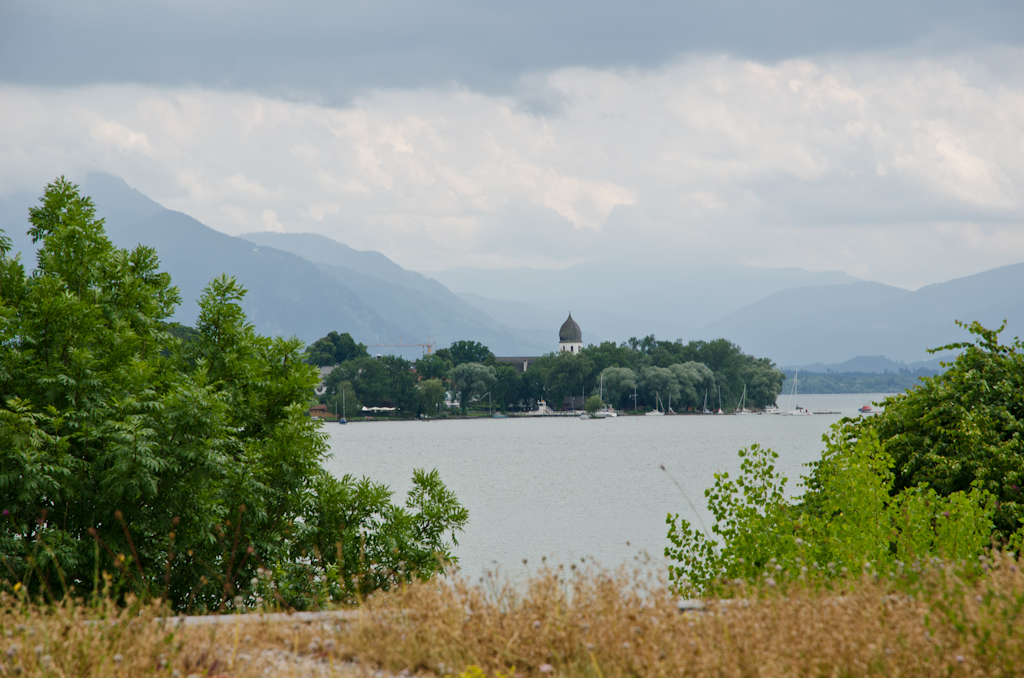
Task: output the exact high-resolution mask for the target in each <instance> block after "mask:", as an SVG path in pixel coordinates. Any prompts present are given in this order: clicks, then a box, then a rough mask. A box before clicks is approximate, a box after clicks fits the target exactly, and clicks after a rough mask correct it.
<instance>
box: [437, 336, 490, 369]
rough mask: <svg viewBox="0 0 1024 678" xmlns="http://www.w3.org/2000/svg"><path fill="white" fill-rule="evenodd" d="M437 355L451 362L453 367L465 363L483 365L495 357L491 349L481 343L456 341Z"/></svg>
mask: <svg viewBox="0 0 1024 678" xmlns="http://www.w3.org/2000/svg"><path fill="white" fill-rule="evenodd" d="M436 355H437V356H439V357H440V358H441V359H442V360H447V361H448V362H450V363H451V364H452V366H453V367H458V366H459V365H462V364H463V363H482V362H484V361H485V360H487V359H488V358H493V357H494V354H493V353H491V349H489V348H487V347H486V346H484V345H483V344H481V343H480V342H479V341H456V342H454V343H453V344H452V345H451V346H449V347H448V348H442V349H441V350H439V351H438V352H437V354H436Z"/></svg>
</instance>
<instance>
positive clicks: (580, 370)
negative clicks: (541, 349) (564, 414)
mask: <svg viewBox="0 0 1024 678" xmlns="http://www.w3.org/2000/svg"><path fill="white" fill-rule="evenodd" d="M593 369H594V363H592V362H591V361H590V358H588V357H586V356H585V355H583V354H582V353H569V352H568V351H563V352H561V353H559V354H558V355H557V356H556V357H554V358H552V359H551V366H550V368H549V369H548V374H547V390H548V392H549V393H551V397H552V400H553V401H554V402H553V403H552V404H553V405H554V408H555V409H558V408H560V407H561V406H562V403H563V402H564V400H565V397H566V396H577V395H579V396H582V395H583V394H584V392H585V388H586V380H587V378H588V377H589V376H590V374H591V372H592V371H593ZM527 371H529V370H527Z"/></svg>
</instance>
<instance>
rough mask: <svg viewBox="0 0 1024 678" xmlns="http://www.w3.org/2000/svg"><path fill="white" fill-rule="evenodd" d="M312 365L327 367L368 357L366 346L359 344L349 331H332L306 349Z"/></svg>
mask: <svg viewBox="0 0 1024 678" xmlns="http://www.w3.org/2000/svg"><path fill="white" fill-rule="evenodd" d="M306 354H307V356H308V357H307V360H308V361H309V364H310V365H317V366H318V367H325V366H331V365H338V364H340V363H343V362H345V361H346V360H352V359H353V358H366V357H369V355H370V354H369V353H367V352H366V346H364V345H363V344H357V343H356V341H355V339H353V338H352V335H351V334H349V333H348V332H345V333H343V334H338V333H337V332H330V333H328V334H327V336H326V337H322V338H320V339H317V340H316V341H314V342H313V343H312V344H310V346H309V348H307V349H306Z"/></svg>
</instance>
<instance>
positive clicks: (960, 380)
mask: <svg viewBox="0 0 1024 678" xmlns="http://www.w3.org/2000/svg"><path fill="white" fill-rule="evenodd" d="M958 324H959V325H960V326H961V327H964V328H965V329H967V330H968V331H969V332H970V333H971V334H972V335H974V337H975V340H974V343H969V342H963V343H956V344H950V345H948V346H942V347H940V348H937V349H935V351H936V352H938V351H949V350H958V351H960V354H959V355H958V356H957V358H956V360H955V361H954V362H953V363H951V364H949V363H943V365H944V366H945V367H946V371H945V372H943V373H942V374H938V375H935V376H933V377H925V378H922V379H921V383H920V384H919V385H918V386H917V387H916V388H914V389H912V390H910V391H908V392H907V393H905V394H901V395H895V396H891V397H889V398H886V399H885V401H884V403H883V405H884V407H883V409H882V411H881V412H880V413H879V414H876V415H875V416H873V417H867V418H864V419H861V420H858V421H857V422H856V423H855V424H853V425H852V426H851V427H850V428H849V435H850V436H851V437H852V438H857V437H860V436H864V435H866V434H867V433H869V432H874V433H876V434H877V435H878V437H879V439H880V440H881V442H882V445H883V446H884V449H885V451H886V453H887V454H888V455H890V456H891V457H892V460H893V464H894V466H893V484H892V492H893V493H898V492H902V491H904V490H906V489H908V488H913V487H917V486H919V485H921V484H924V485H926V486H927V487H929V488H931V489H933V490H934V491H936V492H938V493H939V494H940V495H942V496H948V495H950V494H952V493H954V492H963V491H967V490H969V489H970V488H971V487H980V488H983V489H985V490H986V491H988V492H990V493H991V494H992V495H993V496H995V498H996V499H997V500H998V505H997V509H996V514H995V524H996V528H997V530H998V536H1000V537H1004V538H1005V537H1007V536H1009V535H1010V534H1012V533H1014V532H1017V531H1018V530H1020V528H1021V525H1022V523H1024V497H1022V493H1021V492H1022V491H1021V488H1022V487H1024V399H1022V398H1021V394H1022V393H1024V344H1022V343H1021V342H1020V341H1019V340H1014V341H1013V343H1011V344H1009V345H1003V344H1000V343H999V333H1000V332H1002V330H1003V328H1004V327H1005V323H1004V324H1003V326H1001V327H1000V328H999V329H998V330H989V329H986V328H984V327H982V326H981V325H980V324H979V323H977V322H974V323H971V324H970V325H967V324H965V323H958ZM819 482H820V481H819V480H818V478H817V474H812V476H811V483H812V487H816V486H817V484H818V483H819Z"/></svg>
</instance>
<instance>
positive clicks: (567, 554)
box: [325, 394, 885, 576]
mask: <svg viewBox="0 0 1024 678" xmlns="http://www.w3.org/2000/svg"><path fill="white" fill-rule="evenodd" d="M884 397H885V396H884V395H882V394H869V395H862V394H842V395H807V396H798V397H797V401H796V404H798V405H801V406H803V407H806V408H808V409H810V410H812V411H813V410H816V409H831V410H838V411H839V412H841V413H842V415H811V416H805V417H783V416H758V415H748V416H677V417H671V416H668V417H644V416H642V415H641V416H629V415H628V414H624V415H623V416H619V417H617V418H615V419H605V420H596V419H591V420H590V421H582V420H580V419H576V418H561V417H557V418H556V417H549V418H513V417H510V418H508V419H475V420H456V421H394V422H357V423H352V424H349V425H347V426H340V425H338V424H325V426H326V429H327V431H328V432H329V433H330V436H331V437H330V445H331V451H332V454H333V458H332V459H330V460H329V461H328V462H327V465H326V466H327V469H328V470H329V471H331V472H332V473H334V474H335V475H337V476H341V475H344V474H345V473H350V474H353V475H355V476H364V475H365V476H369V477H370V478H372V479H374V480H376V481H379V482H383V483H386V484H387V485H389V486H390V487H391V489H392V490H394V491H395V493H396V496H397V497H398V498H400V499H402V500H404V496H405V493H406V492H407V491H408V490H409V487H410V484H411V483H410V479H411V476H412V470H413V469H414V468H427V469H432V468H436V469H438V470H439V471H440V473H441V478H442V479H443V480H444V482H445V484H446V485H447V486H448V487H449V488H450V489H451V490H452V491H454V492H455V494H456V496H457V497H458V498H459V501H460V502H462V504H463V505H464V506H465V507H466V508H467V509H468V510H469V524H468V525H467V527H466V530H465V532H464V533H462V534H461V535H459V546H458V547H457V548H456V549H455V555H456V556H458V558H459V561H460V565H461V567H462V569H463V571H464V572H465V573H466V574H468V575H473V576H476V575H477V574H481V573H482V572H483V571H484V570H486V569H494V568H495V567H497V566H500V568H501V570H502V571H503V572H505V573H507V574H514V573H516V572H520V571H522V570H523V568H524V567H528V568H529V569H531V570H532V569H533V568H534V566H535V565H538V564H539V561H540V559H541V558H542V557H544V556H547V557H554V558H555V559H556V560H558V561H560V562H568V561H569V560H570V559H574V558H580V557H587V558H588V559H590V558H593V559H596V560H597V561H598V562H599V563H601V564H602V565H605V566H610V567H611V566H617V565H619V564H621V563H622V562H623V561H626V560H631V559H633V558H634V557H636V556H637V555H638V554H639V553H640V552H642V551H646V552H647V553H649V554H650V555H651V556H653V557H655V558H658V559H660V558H662V553H663V551H664V548H665V546H666V545H667V539H666V537H665V535H666V534H667V525H666V523H665V517H666V515H667V514H668V513H669V512H672V513H679V514H680V515H681V516H683V517H685V518H687V519H689V520H691V522H693V521H694V520H695V518H696V516H695V515H694V511H693V510H692V509H691V508H690V504H689V503H688V502H687V499H686V497H689V499H690V500H691V501H692V502H693V504H694V505H695V506H696V507H697V509H698V511H699V512H700V517H701V518H702V519H703V520H704V522H705V524H707V525H709V526H710V522H711V521H710V515H709V514H708V512H707V509H706V505H705V499H704V489H705V488H707V487H710V486H711V485H712V484H713V483H714V474H715V472H716V471H720V470H722V471H729V472H730V473H735V472H736V471H737V470H738V469H739V458H738V457H737V456H736V452H737V451H738V450H739V449H740V448H742V447H746V446H748V445H750V444H751V443H754V442H757V443H760V444H762V445H764V446H767V447H771V448H772V449H774V450H775V451H776V452H778V454H779V459H778V464H777V468H778V469H779V470H780V471H782V472H783V473H784V474H785V475H786V476H787V477H789V478H790V482H789V484H788V486H787V487H788V490H789V491H790V493H791V494H792V493H795V492H796V491H797V488H796V483H797V480H798V478H799V476H800V475H802V474H803V473H806V469H805V468H804V464H806V463H807V462H810V461H814V460H816V459H818V458H819V457H820V455H821V451H822V449H823V448H824V446H823V444H822V441H821V437H822V435H823V434H824V433H826V432H828V430H829V426H831V425H832V424H834V423H835V422H836V421H838V420H839V419H840V418H841V416H856V415H857V408H859V407H860V406H861V405H864V404H865V403H868V402H871V401H879V400H881V399H882V398H884ZM779 405H780V406H781V407H783V409H789V407H790V406H791V403H790V402H789V398H788V397H783V398H780V399H779ZM662 464H664V465H665V468H666V469H667V471H668V474H671V476H672V478H674V479H675V480H676V481H677V482H678V483H679V485H680V486H682V488H683V492H685V495H686V496H684V495H683V493H682V492H680V490H679V488H677V487H676V485H675V484H674V483H673V482H672V478H670V477H669V475H668V474H667V473H666V472H665V471H662V470H661V468H660V466H661V465H662ZM694 524H697V523H694ZM524 559H526V560H527V561H528V564H527V565H525V566H524V564H523V560H524Z"/></svg>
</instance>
